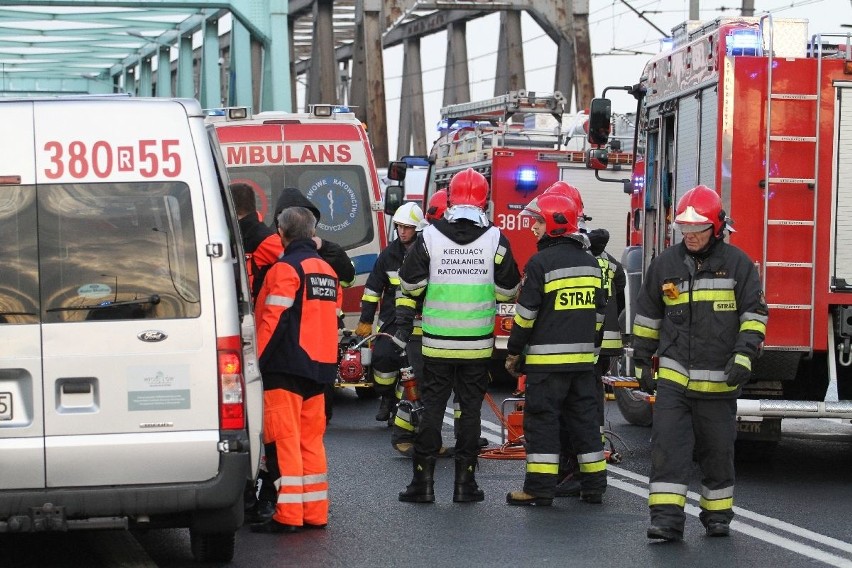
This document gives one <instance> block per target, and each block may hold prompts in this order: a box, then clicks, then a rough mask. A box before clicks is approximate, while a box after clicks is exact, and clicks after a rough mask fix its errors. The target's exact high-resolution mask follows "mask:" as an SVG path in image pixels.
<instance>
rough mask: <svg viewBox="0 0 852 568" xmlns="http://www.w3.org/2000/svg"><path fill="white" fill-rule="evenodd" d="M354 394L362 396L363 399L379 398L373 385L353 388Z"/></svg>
mask: <svg viewBox="0 0 852 568" xmlns="http://www.w3.org/2000/svg"><path fill="white" fill-rule="evenodd" d="M355 396H357V397H358V398H363V399H365V400H371V399H374V398H379V394H378V393H377V392H376V389H374V388H373V387H358V388H356V389H355Z"/></svg>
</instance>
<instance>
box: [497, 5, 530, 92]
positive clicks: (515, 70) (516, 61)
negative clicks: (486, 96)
mask: <svg viewBox="0 0 852 568" xmlns="http://www.w3.org/2000/svg"><path fill="white" fill-rule="evenodd" d="M494 77H495V79H494V96H495V97H496V96H500V95H505V94H506V93H508V92H509V91H519V90H521V89H526V75H525V73H524V42H523V37H522V35H521V13H520V12H519V11H517V10H507V11H504V12H500V35H499V38H498V40H497V70H496V71H495V73H494Z"/></svg>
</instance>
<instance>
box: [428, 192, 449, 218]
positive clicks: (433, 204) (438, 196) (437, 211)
mask: <svg viewBox="0 0 852 568" xmlns="http://www.w3.org/2000/svg"><path fill="white" fill-rule="evenodd" d="M446 210H447V190H446V189H439V190H438V191H436V192H435V193H433V194H432V197H430V198H429V204H428V205H427V206H426V220H427V221H429V222H430V223H434V222H435V221H437V220H438V219H440V218H441V217H443V216H444V211H446Z"/></svg>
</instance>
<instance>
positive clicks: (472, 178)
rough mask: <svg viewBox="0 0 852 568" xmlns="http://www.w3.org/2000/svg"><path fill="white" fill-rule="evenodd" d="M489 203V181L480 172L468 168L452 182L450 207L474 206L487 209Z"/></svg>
mask: <svg viewBox="0 0 852 568" xmlns="http://www.w3.org/2000/svg"><path fill="white" fill-rule="evenodd" d="M487 201H488V181H486V179H485V176H483V175H482V174H481V173H479V172H475V171H473V169H472V168H468V169H466V170H464V171H461V172H459V173H457V174H456V175H454V176H453V179H451V180H450V191H449V205H450V207H452V206H455V205H473V206H474V207H479V208H480V209H485V203H486V202H487Z"/></svg>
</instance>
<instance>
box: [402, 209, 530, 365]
mask: <svg viewBox="0 0 852 568" xmlns="http://www.w3.org/2000/svg"><path fill="white" fill-rule="evenodd" d="M399 275H400V285H401V287H402V291H403V293H405V294H406V295H407V296H410V297H413V298H418V297H423V322H422V325H423V356H424V357H430V358H438V359H443V360H471V359H474V360H476V359H487V358H490V357H491V352H492V350H493V347H494V316H495V313H496V304H495V301H496V300H502V301H506V300H510V299H512V298H514V295H515V293H516V292H517V287H518V282H519V280H520V274H519V273H518V268H517V265H516V264H515V261H514V258H513V257H512V254H511V250H510V248H509V242H508V240H506V238H505V237H504V236H503V235H502V234H501V233H500V231H499V229H497V228H496V227H493V226H492V227H486V228H480V227H476V226H474V225H473V224H472V223H469V222H467V221H464V220H460V221H457V222H455V223H449V222H448V221H446V220H440V221H437V222H436V223H435V224H433V225H430V226H429V227H426V228H425V229H424V230H423V232H422V233H421V235H420V236H419V237H418V239H417V241H416V242H415V244H414V245H412V248H411V249H410V250H409V252H408V254H407V255H406V257H405V260H404V261H403V265H402V268H401V269H400V272H399ZM405 333H410V329H409V330H408V331H407V332H406V331H405V330H403V334H405Z"/></svg>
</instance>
